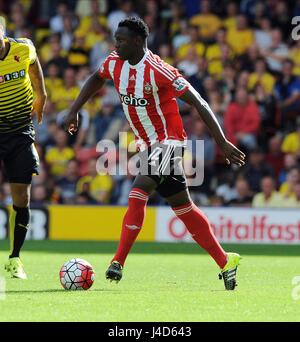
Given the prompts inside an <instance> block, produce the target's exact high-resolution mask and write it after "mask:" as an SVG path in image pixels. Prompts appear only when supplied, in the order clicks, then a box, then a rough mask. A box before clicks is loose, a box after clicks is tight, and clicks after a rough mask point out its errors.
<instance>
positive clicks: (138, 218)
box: [112, 188, 148, 265]
mask: <svg viewBox="0 0 300 342" xmlns="http://www.w3.org/2000/svg"><path fill="white" fill-rule="evenodd" d="M147 201H148V194H147V193H146V192H144V191H143V190H141V189H139V188H133V189H132V190H131V191H130V194H129V198H128V209H127V212H126V214H125V216H124V219H123V224H122V232H121V238H120V242H119V246H118V249H117V253H116V255H115V256H114V258H113V259H112V261H114V260H116V261H118V262H119V263H120V264H121V265H124V263H125V259H126V257H127V255H128V253H129V251H130V249H131V246H132V245H133V243H134V241H135V239H136V238H137V236H138V234H139V232H140V230H141V228H142V226H143V222H144V217H145V213H146V204H147Z"/></svg>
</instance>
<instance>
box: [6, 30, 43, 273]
mask: <svg viewBox="0 0 300 342" xmlns="http://www.w3.org/2000/svg"><path fill="white" fill-rule="evenodd" d="M32 86H33V88H34V90H35V99H34V96H33V89H32ZM0 98H1V101H0V162H1V161H3V164H4V167H5V170H6V173H7V177H8V181H9V183H10V188H11V194H12V200H13V207H12V209H11V214H10V218H9V231H10V233H9V236H10V254H9V260H8V262H7V264H6V265H5V269H6V270H7V271H8V272H9V273H10V274H11V276H12V277H13V278H20V279H25V278H27V275H26V273H25V271H24V268H23V265H22V262H21V260H20V250H21V248H22V245H23V243H24V241H25V237H26V233H27V231H28V227H29V220H30V210H29V201H30V185H31V180H32V175H33V174H37V173H38V165H39V158H38V155H37V152H36V149H35V147H34V136H35V133H34V129H33V124H32V120H31V116H32V114H36V115H37V119H38V122H39V123H40V122H41V121H42V116H43V108H44V105H45V101H46V90H45V85H44V79H43V73H42V69H41V66H40V63H39V60H38V57H37V55H36V51H35V47H34V46H33V44H32V42H31V41H30V40H29V39H25V38H24V39H13V38H9V37H5V34H4V25H3V24H2V25H1V24H0Z"/></svg>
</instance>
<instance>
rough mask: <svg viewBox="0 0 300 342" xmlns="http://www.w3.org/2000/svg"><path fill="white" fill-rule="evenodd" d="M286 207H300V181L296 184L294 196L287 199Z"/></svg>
mask: <svg viewBox="0 0 300 342" xmlns="http://www.w3.org/2000/svg"><path fill="white" fill-rule="evenodd" d="M284 206H285V207H288V208H299V207H300V182H297V183H296V184H295V185H294V196H292V197H290V198H289V199H288V200H287V201H285V205H284Z"/></svg>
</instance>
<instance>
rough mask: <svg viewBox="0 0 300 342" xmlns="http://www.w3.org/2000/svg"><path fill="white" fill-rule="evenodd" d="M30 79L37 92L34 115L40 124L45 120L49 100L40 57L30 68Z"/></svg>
mask: <svg viewBox="0 0 300 342" xmlns="http://www.w3.org/2000/svg"><path fill="white" fill-rule="evenodd" d="M29 77H30V81H31V84H32V87H33V90H34V92H35V99H34V101H33V105H32V106H33V109H32V114H33V115H34V114H35V115H36V116H37V119H38V123H39V124H40V123H41V122H42V120H43V111H44V107H45V104H46V100H47V92H46V87H45V82H44V76H43V71H42V68H41V64H40V61H39V59H38V57H37V58H36V60H35V62H34V63H33V64H31V65H30V66H29Z"/></svg>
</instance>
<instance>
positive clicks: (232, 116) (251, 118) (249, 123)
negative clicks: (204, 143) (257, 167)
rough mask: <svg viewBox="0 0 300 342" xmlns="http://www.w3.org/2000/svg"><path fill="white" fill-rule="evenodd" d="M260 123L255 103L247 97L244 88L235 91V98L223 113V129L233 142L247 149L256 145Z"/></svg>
mask: <svg viewBox="0 0 300 342" xmlns="http://www.w3.org/2000/svg"><path fill="white" fill-rule="evenodd" d="M259 125H260V115H259V111H258V107H257V105H256V103H255V102H254V101H253V100H251V99H250V98H249V95H248V93H247V90H246V89H243V88H241V89H238V90H237V91H236V100H235V101H234V102H232V103H231V104H230V105H229V107H228V109H227V111H226V113H225V130H226V133H227V136H228V139H229V140H230V141H231V142H232V143H233V144H238V145H240V146H241V145H242V146H244V147H246V148H247V149H248V150H249V149H253V148H255V147H256V145H257V141H256V136H257V133H258V130H259Z"/></svg>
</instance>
